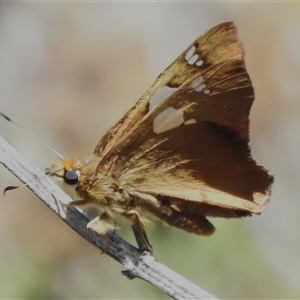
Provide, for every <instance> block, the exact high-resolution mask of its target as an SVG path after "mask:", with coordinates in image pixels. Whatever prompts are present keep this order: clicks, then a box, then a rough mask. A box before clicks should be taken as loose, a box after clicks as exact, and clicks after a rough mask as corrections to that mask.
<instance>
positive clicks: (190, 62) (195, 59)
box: [188, 54, 199, 65]
mask: <svg viewBox="0 0 300 300" xmlns="http://www.w3.org/2000/svg"><path fill="white" fill-rule="evenodd" d="M198 58H199V55H198V54H195V55H193V56H192V57H191V58H190V59H189V60H188V64H189V65H193V64H194V63H195V62H196V61H197V60H198Z"/></svg>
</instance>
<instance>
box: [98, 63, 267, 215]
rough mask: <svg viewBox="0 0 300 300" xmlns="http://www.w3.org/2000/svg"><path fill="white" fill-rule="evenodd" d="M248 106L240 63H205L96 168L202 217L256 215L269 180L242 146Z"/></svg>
mask: <svg viewBox="0 0 300 300" xmlns="http://www.w3.org/2000/svg"><path fill="white" fill-rule="evenodd" d="M252 102H253V88H252V85H251V81H250V79H249V76H248V74H247V72H246V70H245V66H244V62H243V61H242V60H230V61H226V62H223V63H220V64H218V65H214V66H211V67H210V68H208V69H206V70H205V71H204V72H202V73H201V75H199V74H195V75H194V76H193V77H192V78H191V79H190V80H188V81H187V82H185V84H184V85H182V86H181V87H180V88H179V89H178V90H176V91H175V92H174V93H173V94H171V95H170V96H169V97H167V98H166V99H165V100H164V101H162V103H160V104H159V105H158V106H156V107H155V108H153V110H151V111H150V112H149V113H148V114H147V115H146V116H144V118H143V119H142V120H141V121H140V122H139V123H136V124H135V125H134V126H133V127H132V130H131V132H130V134H129V135H127V136H126V139H124V140H123V141H122V143H119V144H118V145H116V146H115V147H114V148H113V149H112V150H111V151H110V152H109V153H108V154H107V155H106V156H105V157H104V159H103V161H102V162H101V163H100V165H101V166H100V165H99V168H102V166H105V165H106V164H110V163H111V162H112V161H113V162H114V163H113V168H112V169H111V174H110V176H112V178H114V180H116V181H117V182H119V185H121V186H124V187H127V188H128V189H130V190H131V193H133V194H134V193H139V196H141V195H142V194H144V195H153V196H154V197H156V199H158V200H159V201H164V202H168V203H169V204H170V205H171V203H173V204H176V207H177V208H178V209H179V210H184V209H186V208H184V207H190V209H192V210H194V209H195V205H196V206H197V207H198V208H199V207H200V205H202V208H203V209H204V213H206V215H220V216H224V215H225V216H234V213H230V209H231V210H232V211H233V212H234V211H235V210H242V211H245V212H251V213H252V212H255V213H258V212H260V211H261V210H262V207H263V205H264V204H265V203H266V201H267V200H268V198H269V192H270V185H271V183H272V177H271V176H269V175H268V173H267V172H266V170H265V169H264V168H262V167H260V166H257V165H256V163H255V161H254V160H253V159H252V158H251V154H250V149H249V147H248V144H247V143H248V124H249V111H250V107H251V104H252ZM168 113H169V115H168ZM166 120H167V121H166ZM188 203H190V205H187V204H188ZM211 206H216V207H218V208H222V207H223V208H224V210H217V211H212V210H211V209H210V207H211ZM226 210H228V214H227V211H226ZM202 213H203V211H202Z"/></svg>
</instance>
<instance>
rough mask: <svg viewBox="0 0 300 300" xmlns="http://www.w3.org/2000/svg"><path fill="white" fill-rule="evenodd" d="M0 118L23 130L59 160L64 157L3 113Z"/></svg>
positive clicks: (0, 113)
mask: <svg viewBox="0 0 300 300" xmlns="http://www.w3.org/2000/svg"><path fill="white" fill-rule="evenodd" d="M0 116H1V117H2V118H4V119H5V120H6V121H8V122H11V123H12V124H14V125H15V126H17V127H19V128H20V129H22V130H24V131H25V132H26V133H27V134H29V135H31V136H32V137H34V138H35V139H36V140H38V141H39V142H40V143H42V144H43V145H44V146H45V147H47V148H48V149H50V150H51V151H52V152H54V153H55V154H56V155H57V156H59V157H60V158H61V159H63V158H64V157H63V156H62V155H61V154H60V153H58V152H57V151H56V150H54V149H53V148H52V147H50V146H49V145H48V144H46V143H45V142H43V141H42V140H41V139H40V138H38V137H37V136H36V135H34V134H33V133H31V132H29V131H27V130H26V129H25V128H23V127H22V126H20V125H19V124H18V123H16V122H14V121H13V120H12V119H11V118H9V117H8V116H7V115H5V114H4V113H2V112H0Z"/></svg>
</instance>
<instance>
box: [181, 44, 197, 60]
mask: <svg viewBox="0 0 300 300" xmlns="http://www.w3.org/2000/svg"><path fill="white" fill-rule="evenodd" d="M195 50H196V47H195V46H192V47H191V48H190V50H189V51H188V52H187V53H186V55H185V58H184V59H185V60H186V61H188V60H189V59H190V58H191V57H192V56H193V55H194V53H195Z"/></svg>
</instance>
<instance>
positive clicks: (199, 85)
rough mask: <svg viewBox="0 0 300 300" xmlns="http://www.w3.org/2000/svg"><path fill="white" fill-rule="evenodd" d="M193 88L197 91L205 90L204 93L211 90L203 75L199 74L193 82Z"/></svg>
mask: <svg viewBox="0 0 300 300" xmlns="http://www.w3.org/2000/svg"><path fill="white" fill-rule="evenodd" d="M191 88H192V89H194V90H195V91H196V92H203V93H204V94H206V95H208V94H209V93H210V90H209V89H207V85H206V84H205V83H204V80H203V77H202V76H199V77H198V78H196V79H195V80H193V82H192V83H191Z"/></svg>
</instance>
